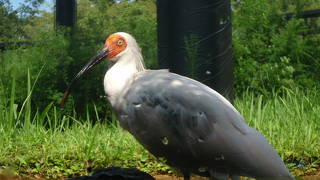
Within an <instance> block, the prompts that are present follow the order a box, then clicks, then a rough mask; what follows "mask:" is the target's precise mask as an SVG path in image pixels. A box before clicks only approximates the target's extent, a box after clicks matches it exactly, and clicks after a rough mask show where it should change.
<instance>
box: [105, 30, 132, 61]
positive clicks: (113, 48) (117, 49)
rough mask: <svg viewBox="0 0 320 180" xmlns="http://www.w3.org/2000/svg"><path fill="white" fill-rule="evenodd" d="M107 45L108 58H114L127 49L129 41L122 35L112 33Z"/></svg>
mask: <svg viewBox="0 0 320 180" xmlns="http://www.w3.org/2000/svg"><path fill="white" fill-rule="evenodd" d="M105 46H106V48H107V49H108V55H107V59H110V60H112V59H114V58H115V57H116V56H117V55H118V54H120V53H121V52H122V51H124V50H125V49H126V47H127V43H126V40H125V39H124V37H122V36H121V35H119V34H112V35H110V36H109V37H108V38H107V40H106V42H105Z"/></svg>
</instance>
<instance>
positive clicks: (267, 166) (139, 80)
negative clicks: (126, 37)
mask: <svg viewBox="0 0 320 180" xmlns="http://www.w3.org/2000/svg"><path fill="white" fill-rule="evenodd" d="M118 102H119V103H118V104H116V105H115V106H114V110H115V112H116V113H117V115H118V117H119V120H120V123H121V125H122V127H123V128H125V129H127V130H128V131H129V132H130V133H131V134H133V135H134V136H135V138H136V139H137V140H138V141H139V142H140V143H141V144H142V145H143V146H144V147H145V148H147V149H148V150H149V151H150V152H151V153H152V154H154V155H155V156H157V157H164V158H165V159H167V161H168V163H169V164H171V165H173V166H176V167H178V168H180V169H182V170H186V171H189V172H193V173H197V174H203V173H205V172H206V171H207V170H210V171H217V172H219V173H226V174H235V175H245V176H252V177H283V178H284V179H285V178H288V179H291V176H290V173H289V172H288V170H287V169H286V167H285V165H284V163H283V162H282V160H281V158H280V157H279V155H278V154H277V153H276V152H275V151H274V150H273V149H272V147H271V146H270V145H269V143H268V142H267V141H266V140H265V138H264V137H263V136H262V135H261V134H260V133H259V132H257V131H256V130H255V129H252V128H250V127H249V126H248V125H247V124H246V123H245V121H244V120H243V118H242V116H241V115H240V114H239V112H238V111H237V110H236V109H235V108H234V107H233V106H232V105H231V104H230V103H229V102H228V101H227V100H226V99H225V98H224V97H222V96H221V95H220V94H218V93H217V92H215V91H214V90H212V89H210V88H209V87H207V86H206V85H203V84H201V83H200V82H197V81H195V80H192V79H189V78H186V77H183V76H180V75H177V74H173V73H169V72H164V71H145V72H141V73H140V74H138V75H137V76H136V77H135V80H134V81H133V82H132V83H131V85H130V87H129V88H128V91H127V92H126V93H125V94H123V96H122V97H121V98H120V99H119V101H118Z"/></svg>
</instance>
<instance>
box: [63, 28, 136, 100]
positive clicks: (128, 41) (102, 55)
mask: <svg viewBox="0 0 320 180" xmlns="http://www.w3.org/2000/svg"><path fill="white" fill-rule="evenodd" d="M129 50H133V51H139V53H140V48H139V46H138V44H137V42H136V40H135V39H134V38H133V37H132V36H131V35H130V34H128V33H125V32H117V33H114V34H111V35H110V36H109V37H108V38H107V39H106V41H105V44H104V47H103V48H102V49H101V50H99V51H98V53H97V54H96V55H95V56H94V57H92V58H91V59H90V61H89V62H88V63H87V64H86V65H85V66H84V67H83V68H82V69H81V71H80V72H79V73H78V74H77V75H76V77H75V78H74V79H73V80H72V82H71V83H70V85H69V87H68V89H67V90H66V92H65V94H64V97H63V99H62V101H61V106H63V104H64V102H65V100H66V99H67V96H68V95H69V91H70V89H71V88H72V86H73V84H75V82H76V81H77V80H78V79H80V77H82V76H83V75H84V74H85V73H86V72H88V71H89V70H91V69H92V68H93V67H94V66H95V65H97V64H99V63H100V62H102V61H103V60H104V59H107V60H110V61H112V62H117V61H118V60H119V59H120V58H121V57H122V56H123V55H124V54H126V52H127V51H129Z"/></svg>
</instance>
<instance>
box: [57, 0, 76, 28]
mask: <svg viewBox="0 0 320 180" xmlns="http://www.w3.org/2000/svg"><path fill="white" fill-rule="evenodd" d="M76 3H77V2H76V0H56V25H58V26H66V27H74V26H75V24H76Z"/></svg>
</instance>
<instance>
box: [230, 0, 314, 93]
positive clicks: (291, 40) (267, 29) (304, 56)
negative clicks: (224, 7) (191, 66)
mask: <svg viewBox="0 0 320 180" xmlns="http://www.w3.org/2000/svg"><path fill="white" fill-rule="evenodd" d="M284 4H286V6H285V7H282V6H284ZM310 4H312V3H311V1H301V0H299V1H292V2H291V1H290V3H289V1H288V2H287V1H286V3H284V1H268V0H247V1H241V4H237V6H236V9H235V12H234V20H233V23H234V32H233V39H234V43H233V45H234V57H235V60H236V68H235V76H236V82H235V86H236V92H237V94H241V93H242V92H244V91H246V90H247V89H250V90H252V91H255V92H257V93H263V94H265V95H266V94H270V92H271V91H270V90H271V89H278V90H281V88H282V87H289V88H290V87H291V88H292V87H296V86H303V87H307V88H311V87H314V86H317V85H318V84H319V78H318V76H317V75H316V74H317V72H318V70H319V63H318V62H319V60H320V59H319V57H320V56H319V53H320V51H319V48H318V46H317V44H318V42H317V41H315V39H318V41H319V34H314V33H312V31H311V30H312V26H311V27H309V26H310V24H307V23H305V21H304V20H301V19H295V18H293V19H291V20H285V19H284V18H283V17H282V14H283V13H286V12H287V11H288V10H291V12H296V13H299V12H300V11H301V9H303V8H305V7H308V6H310ZM281 7H282V9H281Z"/></svg>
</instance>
